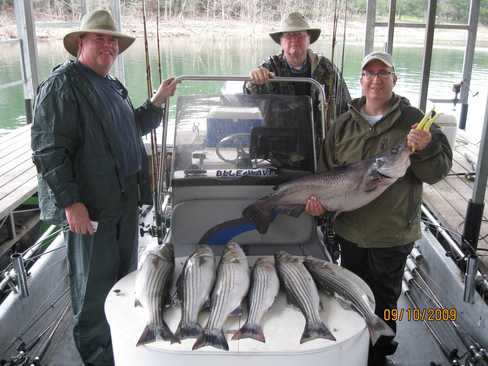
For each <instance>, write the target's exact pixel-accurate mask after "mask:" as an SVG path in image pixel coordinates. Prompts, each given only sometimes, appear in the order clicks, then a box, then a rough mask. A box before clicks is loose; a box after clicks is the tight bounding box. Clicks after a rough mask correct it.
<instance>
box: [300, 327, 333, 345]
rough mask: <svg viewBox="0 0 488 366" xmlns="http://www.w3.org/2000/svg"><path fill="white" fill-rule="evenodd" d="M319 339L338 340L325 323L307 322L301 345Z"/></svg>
mask: <svg viewBox="0 0 488 366" xmlns="http://www.w3.org/2000/svg"><path fill="white" fill-rule="evenodd" d="M317 338H324V339H329V340H331V341H335V340H336V338H335V337H334V335H333V334H332V333H331V331H330V330H329V328H327V326H326V325H325V324H324V323H323V322H315V323H309V322H307V324H305V329H304V330H303V334H302V338H301V339H300V343H305V342H308V341H311V340H312V339H317Z"/></svg>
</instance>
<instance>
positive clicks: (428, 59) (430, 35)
mask: <svg viewBox="0 0 488 366" xmlns="http://www.w3.org/2000/svg"><path fill="white" fill-rule="evenodd" d="M436 13H437V0H429V7H428V10H427V14H428V17H427V25H426V29H425V48H424V60H423V62H422V83H421V85H420V102H419V109H420V110H421V111H422V112H425V107H426V105H427V94H428V92H429V79H430V66H431V63H432V48H433V45H434V30H435V17H436Z"/></svg>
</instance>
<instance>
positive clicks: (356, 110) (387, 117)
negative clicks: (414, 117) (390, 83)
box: [350, 93, 410, 133]
mask: <svg viewBox="0 0 488 366" xmlns="http://www.w3.org/2000/svg"><path fill="white" fill-rule="evenodd" d="M365 103H366V98H365V97H364V96H363V97H361V98H357V99H354V100H353V101H352V102H351V104H350V111H351V115H352V118H353V119H354V120H355V121H356V122H358V123H360V124H361V125H364V126H365V127H367V128H371V127H370V125H369V123H368V121H366V119H365V118H364V117H363V115H362V114H361V108H362V106H363V105H364V104H365ZM405 104H410V103H409V102H408V100H407V99H405V98H403V97H400V96H398V95H396V94H395V93H393V95H392V97H391V99H390V107H389V108H388V110H387V111H386V113H385V114H384V115H383V118H381V120H380V121H379V122H378V123H377V124H375V126H374V129H375V130H376V131H378V133H382V132H383V131H386V130H388V129H390V128H391V127H392V126H393V124H394V123H395V122H396V121H397V120H398V118H399V117H400V115H401V113H402V109H403V106H404V105H405Z"/></svg>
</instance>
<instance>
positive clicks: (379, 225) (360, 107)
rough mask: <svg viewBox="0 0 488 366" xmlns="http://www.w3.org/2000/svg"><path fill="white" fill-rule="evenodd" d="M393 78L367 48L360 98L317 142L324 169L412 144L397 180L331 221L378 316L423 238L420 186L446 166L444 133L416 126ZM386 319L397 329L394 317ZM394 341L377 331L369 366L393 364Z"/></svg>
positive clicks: (312, 206)
mask: <svg viewBox="0 0 488 366" xmlns="http://www.w3.org/2000/svg"><path fill="white" fill-rule="evenodd" d="M396 83H397V75H396V72H395V67H394V64H393V60H392V57H391V55H389V54H388V53H385V52H372V53H370V54H369V55H367V56H366V57H364V59H363V61H362V63H361V79H360V84H361V89H362V93H363V96H362V97H361V98H358V99H354V100H353V101H352V102H351V107H350V109H349V111H348V112H346V113H344V114H343V115H342V116H340V117H339V118H338V119H337V120H336V121H335V122H334V124H333V125H332V127H331V129H330V130H329V131H328V135H327V138H326V141H325V143H324V145H323V157H324V161H323V163H324V166H323V167H322V168H323V170H325V171H327V170H330V169H333V168H336V167H339V166H342V165H345V164H351V163H354V162H357V161H359V160H365V159H369V158H373V157H375V156H378V155H384V154H385V153H388V152H389V151H391V150H392V149H398V146H404V145H405V143H406V145H407V147H406V148H408V149H410V152H411V154H410V167H409V168H408V170H407V172H406V174H405V175H404V176H403V177H401V178H400V179H398V180H397V181H396V182H395V183H394V184H393V185H391V186H390V187H389V188H388V189H387V190H386V191H385V192H383V193H382V194H381V195H380V196H379V197H378V198H377V199H375V200H374V201H372V202H371V203H369V204H368V205H366V206H363V207H361V208H359V209H357V210H354V211H351V212H344V213H341V214H340V215H338V216H337V218H336V220H335V222H334V230H335V232H336V239H337V241H338V242H339V244H340V247H341V265H342V266H343V267H345V268H347V269H349V270H351V271H352V272H354V273H356V274H357V275H358V276H360V277H361V278H362V279H363V280H364V281H365V282H366V283H367V284H368V285H369V286H370V287H371V290H372V292H373V294H374V296H375V300H376V308H375V313H376V314H377V315H378V316H379V317H380V318H382V319H384V311H385V310H386V309H389V310H392V309H396V308H397V301H398V298H399V296H400V293H401V288H402V277H403V271H404V268H405V263H406V260H407V256H408V254H409V253H410V251H411V250H412V248H413V246H414V242H415V241H416V240H417V239H420V237H421V234H420V205H421V202H422V184H423V183H428V184H434V183H436V182H438V181H439V180H441V179H442V178H444V177H445V176H446V175H447V173H448V172H449V170H450V168H451V165H452V151H451V148H450V146H449V143H448V141H447V138H446V136H445V135H444V134H443V133H442V132H441V130H440V128H439V127H438V126H436V125H433V126H432V128H431V130H430V132H429V131H421V130H417V129H415V127H416V125H417V123H418V122H419V121H420V120H421V119H422V117H423V113H422V112H421V111H420V110H418V109H417V108H415V107H413V106H411V105H410V102H409V101H408V100H407V99H406V98H404V97H401V96H399V95H397V94H395V93H394V92H393V88H394V87H395V85H396ZM325 211H326V207H324V206H322V204H321V203H320V202H319V201H318V200H317V199H316V198H313V197H312V198H311V199H309V200H308V202H307V203H306V212H308V213H309V214H311V215H313V216H319V215H323V214H324V213H325ZM385 321H386V323H387V324H388V325H389V326H390V328H391V329H392V330H393V331H394V333H395V332H396V323H395V321H394V320H391V319H385ZM390 333H391V332H390ZM393 339H394V335H393V336H382V337H380V338H379V339H378V341H377V342H376V344H375V345H374V346H372V347H370V352H369V361H368V365H369V366H382V365H389V364H391V362H392V361H391V360H390V359H389V358H387V356H388V355H392V354H393V353H394V352H395V351H396V348H397V346H398V343H397V342H395V341H394V340H393Z"/></svg>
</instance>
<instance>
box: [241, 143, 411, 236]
mask: <svg viewBox="0 0 488 366" xmlns="http://www.w3.org/2000/svg"><path fill="white" fill-rule="evenodd" d="M409 166H410V150H409V149H408V148H407V147H406V146H404V145H401V146H397V147H395V148H393V149H392V150H391V151H390V152H389V153H387V154H384V155H381V156H378V157H375V158H372V159H367V160H361V161H358V162H357V163H354V164H350V165H347V166H344V167H340V168H337V169H335V170H332V171H329V172H326V173H323V174H314V175H307V176H305V177H302V178H298V179H295V180H293V181H291V182H287V183H284V184H281V185H280V186H278V187H277V189H276V191H274V192H273V193H272V194H270V195H267V196H265V197H263V198H261V199H259V200H258V201H256V202H254V203H253V204H251V205H249V206H248V207H246V208H245V209H244V210H243V211H242V215H243V216H244V217H245V218H247V219H248V220H250V221H251V222H253V223H254V224H255V225H256V230H257V231H258V232H260V233H261V234H264V233H266V232H267V231H268V227H269V225H270V224H271V222H272V221H273V219H274V218H275V216H276V214H277V213H285V214H287V215H290V216H292V217H298V216H299V215H301V214H302V212H303V211H304V210H305V203H306V202H307V200H308V199H309V198H310V196H315V197H317V198H318V199H319V201H320V203H322V205H323V206H324V207H325V208H326V209H327V211H329V212H335V215H339V214H340V213H341V212H346V211H352V210H355V209H357V208H359V207H362V206H365V205H366V204H368V203H370V202H371V201H373V200H374V199H376V198H377V197H379V196H380V195H381V194H382V193H383V192H384V191H385V190H386V189H387V188H388V187H389V186H391V185H392V184H393V183H395V182H396V181H397V179H398V178H400V177H402V176H404V175H405V172H406V171H407V168H408V167H409Z"/></svg>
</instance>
